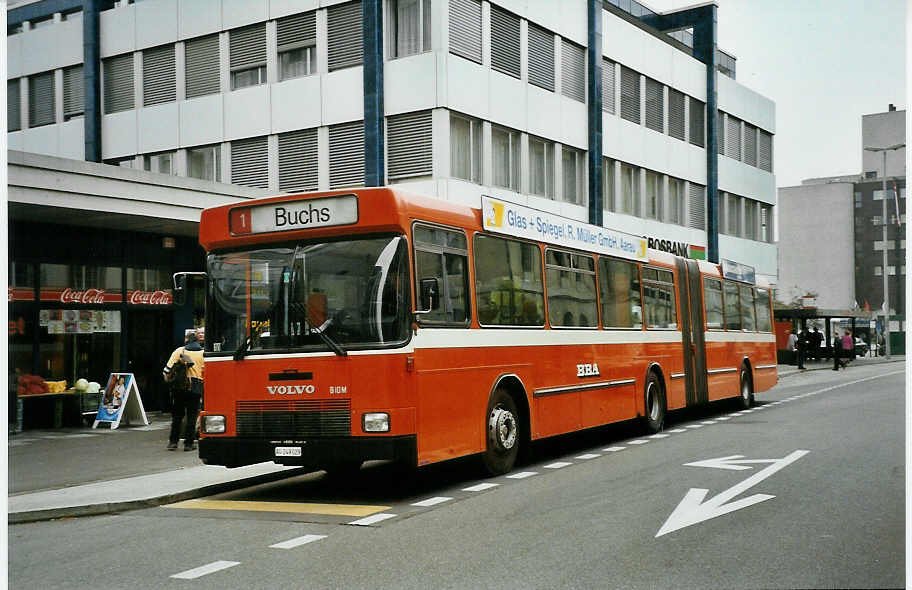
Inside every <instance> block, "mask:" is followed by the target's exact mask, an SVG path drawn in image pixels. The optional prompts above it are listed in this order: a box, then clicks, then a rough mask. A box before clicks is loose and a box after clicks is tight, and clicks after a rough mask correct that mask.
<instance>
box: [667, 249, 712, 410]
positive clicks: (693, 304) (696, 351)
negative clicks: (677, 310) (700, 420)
mask: <svg viewBox="0 0 912 590" xmlns="http://www.w3.org/2000/svg"><path fill="white" fill-rule="evenodd" d="M675 265H676V267H677V271H678V299H679V300H680V302H681V337H682V344H683V348H684V384H685V391H686V394H687V405H688V406H692V405H695V404H705V403H707V402H708V401H709V391H708V388H707V386H706V339H705V329H704V326H703V301H702V298H701V296H700V293H701V289H700V288H701V284H700V283H701V280H700V269H699V267H698V266H697V263H696V261H694V260H685V259H683V258H678V259H677V260H676V261H675Z"/></svg>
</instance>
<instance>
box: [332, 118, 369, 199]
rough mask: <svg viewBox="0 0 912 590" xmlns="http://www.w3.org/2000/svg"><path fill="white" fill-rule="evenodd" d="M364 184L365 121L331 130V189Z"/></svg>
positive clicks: (333, 127)
mask: <svg viewBox="0 0 912 590" xmlns="http://www.w3.org/2000/svg"><path fill="white" fill-rule="evenodd" d="M363 184H364V121H355V122H354V123H343V124H341V125H334V126H332V127H330V128H329V188H339V187H346V186H360V185H363Z"/></svg>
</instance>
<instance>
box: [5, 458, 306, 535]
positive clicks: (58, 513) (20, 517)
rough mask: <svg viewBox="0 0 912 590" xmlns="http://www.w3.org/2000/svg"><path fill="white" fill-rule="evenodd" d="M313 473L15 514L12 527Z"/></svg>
mask: <svg viewBox="0 0 912 590" xmlns="http://www.w3.org/2000/svg"><path fill="white" fill-rule="evenodd" d="M305 473H309V471H307V470H305V468H303V467H302V468H300V469H290V470H287V471H276V472H274V473H264V474H263V475H256V476H254V477H247V478H244V479H238V480H235V481H227V482H222V483H216V484H210V485H206V486H202V487H200V488H195V489H192V490H187V491H184V492H174V493H172V494H165V495H164V496H158V497H155V498H143V499H141V500H128V501H125V502H105V503H102V504H86V505H82V506H64V507H62V508H50V509H47V510H29V511H23V512H11V513H10V514H9V517H8V523H9V524H24V523H29V522H41V521H45V520H53V519H56V518H77V517H81V516H100V515H102V514H112V513H115V512H126V511H128V510H137V509H140V508H154V507H156V506H161V505H163V504H172V503H174V502H182V501H184V500H192V499H194V498H199V497H201V496H207V495H210V494H219V493H221V492H230V491H232V490H235V489H239V488H244V487H248V486H253V485H259V484H263V483H270V482H273V481H278V480H280V479H285V478H288V477H295V476H298V475H303V474H305Z"/></svg>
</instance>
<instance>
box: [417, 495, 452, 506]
mask: <svg viewBox="0 0 912 590" xmlns="http://www.w3.org/2000/svg"><path fill="white" fill-rule="evenodd" d="M452 499H453V498H449V497H447V496H434V497H433V498H428V499H427V500H422V501H420V502H414V503H412V506H423V507H427V506H436V505H437V504H443V503H444V502H449V501H450V500H452Z"/></svg>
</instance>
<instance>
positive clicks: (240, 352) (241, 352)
mask: <svg viewBox="0 0 912 590" xmlns="http://www.w3.org/2000/svg"><path fill="white" fill-rule="evenodd" d="M263 325H264V324H260V326H259V327H257V328H255V329H254V330H253V333H252V334H251V335H250V336H248V337H247V338H244V341H243V342H241V345H240V346H238V349H237V350H235V351H234V360H236V361H239V360H242V359H243V358H244V357H245V356H247V351H248V350H249V349H250V344H251V343H252V342H253V339H254V338H256V337H257V336H259V335H260V332H261V331H262V330H263Z"/></svg>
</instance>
